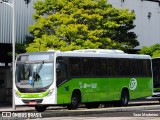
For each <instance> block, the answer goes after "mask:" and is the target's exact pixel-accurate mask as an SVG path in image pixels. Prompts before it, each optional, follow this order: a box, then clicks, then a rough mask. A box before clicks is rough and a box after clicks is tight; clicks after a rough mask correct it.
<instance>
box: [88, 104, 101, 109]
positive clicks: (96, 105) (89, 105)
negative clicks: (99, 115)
mask: <svg viewBox="0 0 160 120" xmlns="http://www.w3.org/2000/svg"><path fill="white" fill-rule="evenodd" d="M99 105H100V104H99V103H86V108H87V109H91V108H98V107H99Z"/></svg>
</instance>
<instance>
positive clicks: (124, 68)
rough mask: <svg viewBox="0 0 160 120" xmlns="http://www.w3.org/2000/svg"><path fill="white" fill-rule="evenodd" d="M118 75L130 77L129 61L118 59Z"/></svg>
mask: <svg viewBox="0 0 160 120" xmlns="http://www.w3.org/2000/svg"><path fill="white" fill-rule="evenodd" d="M119 73H120V76H130V75H131V68H130V60H129V59H119Z"/></svg>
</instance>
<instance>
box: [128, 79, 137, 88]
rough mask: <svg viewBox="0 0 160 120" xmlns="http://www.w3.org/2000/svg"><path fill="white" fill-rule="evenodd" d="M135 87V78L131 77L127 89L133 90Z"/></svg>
mask: <svg viewBox="0 0 160 120" xmlns="http://www.w3.org/2000/svg"><path fill="white" fill-rule="evenodd" d="M136 87H137V80H136V79H135V78H132V79H131V80H130V82H129V89H130V90H135V89H136Z"/></svg>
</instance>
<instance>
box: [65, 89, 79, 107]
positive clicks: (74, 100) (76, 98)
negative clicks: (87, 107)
mask: <svg viewBox="0 0 160 120" xmlns="http://www.w3.org/2000/svg"><path fill="white" fill-rule="evenodd" d="M80 102H81V93H80V92H79V91H74V92H73V93H72V97H71V103H70V104H69V105H68V106H67V108H68V109H69V110H72V109H77V108H78V107H79V104H80Z"/></svg>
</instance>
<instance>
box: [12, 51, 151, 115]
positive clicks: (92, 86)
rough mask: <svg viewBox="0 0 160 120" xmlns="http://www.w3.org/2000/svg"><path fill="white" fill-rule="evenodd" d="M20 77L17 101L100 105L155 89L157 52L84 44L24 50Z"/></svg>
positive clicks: (19, 63) (38, 105)
mask: <svg viewBox="0 0 160 120" xmlns="http://www.w3.org/2000/svg"><path fill="white" fill-rule="evenodd" d="M15 76H16V78H15V83H14V88H13V89H14V93H15V94H14V95H15V97H14V99H15V105H16V106H18V105H27V106H34V107H35V110H37V111H38V112H43V111H45V110H46V108H47V107H48V106H53V105H63V106H67V108H68V109H77V108H78V107H79V105H80V104H84V105H85V106H86V107H87V108H96V107H98V106H99V104H101V103H105V102H109V101H114V102H116V104H117V105H119V106H127V105H128V101H129V100H132V99H137V98H144V97H147V96H151V95H152V94H153V79H152V69H151V57H150V56H148V55H138V54H127V53H124V52H123V51H121V50H107V49H106V50H104V49H84V50H74V51H66V52H61V51H51V50H50V51H48V52H33V53H24V54H19V55H18V56H17V58H16V73H15Z"/></svg>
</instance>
